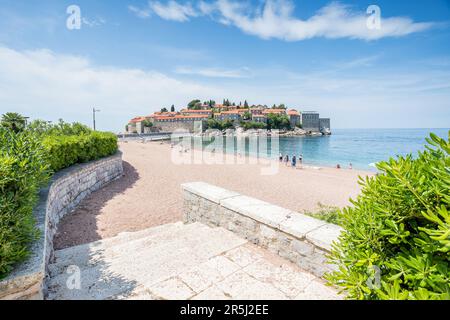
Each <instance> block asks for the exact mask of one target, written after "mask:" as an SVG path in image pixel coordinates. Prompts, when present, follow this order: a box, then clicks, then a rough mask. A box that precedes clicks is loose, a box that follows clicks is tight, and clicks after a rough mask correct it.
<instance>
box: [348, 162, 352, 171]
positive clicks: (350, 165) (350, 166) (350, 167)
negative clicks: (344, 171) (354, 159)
mask: <svg viewBox="0 0 450 320" xmlns="http://www.w3.org/2000/svg"><path fill="white" fill-rule="evenodd" d="M348 168H349V169H350V170H352V169H353V165H352V163H351V162H350V164H349V165H348Z"/></svg>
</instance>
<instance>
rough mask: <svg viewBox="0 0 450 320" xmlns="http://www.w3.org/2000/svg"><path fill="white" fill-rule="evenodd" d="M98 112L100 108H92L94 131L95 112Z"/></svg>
mask: <svg viewBox="0 0 450 320" xmlns="http://www.w3.org/2000/svg"><path fill="white" fill-rule="evenodd" d="M96 112H100V110H98V109H95V108H92V120H93V122H94V131H95V113H96Z"/></svg>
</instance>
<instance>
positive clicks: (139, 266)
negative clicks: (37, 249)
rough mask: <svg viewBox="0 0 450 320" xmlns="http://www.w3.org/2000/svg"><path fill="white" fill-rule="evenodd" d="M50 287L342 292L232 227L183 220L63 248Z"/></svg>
mask: <svg viewBox="0 0 450 320" xmlns="http://www.w3.org/2000/svg"><path fill="white" fill-rule="evenodd" d="M78 280H79V281H78ZM78 284H79V285H78ZM47 286H48V293H47V297H46V298H47V299H56V300H61V299H64V300H66V299H69V300H70V299H81V300H89V299H96V300H97V299H310V298H312V299H336V298H337V294H336V292H335V291H334V290H333V289H330V288H328V287H325V285H324V284H323V283H322V281H321V280H320V279H317V278H316V277H315V276H313V275H311V274H309V273H306V272H303V271H302V270H300V269H298V268H297V267H296V266H294V265H292V264H290V263H289V262H287V261H284V260H282V259H280V258H279V257H277V256H274V255H271V254H269V253H268V252H266V251H265V250H262V249H260V248H257V247H255V246H253V245H251V244H249V243H247V241H246V240H244V239H241V238H239V237H238V236H236V235H235V234H233V233H232V232H230V231H227V230H225V229H222V228H210V227H208V226H206V225H204V224H201V223H192V224H183V223H181V222H178V223H172V224H167V225H163V226H158V227H155V228H150V229H146V230H142V231H138V232H133V233H122V234H120V235H118V236H116V237H114V238H109V239H104V240H101V241H97V242H93V243H89V244H85V245H80V246H75V247H71V248H67V249H63V250H58V251H56V252H55V261H54V263H53V264H51V265H49V277H48V279H47Z"/></svg>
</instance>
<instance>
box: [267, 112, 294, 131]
mask: <svg viewBox="0 0 450 320" xmlns="http://www.w3.org/2000/svg"><path fill="white" fill-rule="evenodd" d="M267 128H268V129H270V130H272V129H290V128H291V122H290V121H289V118H288V116H286V115H284V114H269V115H268V116H267Z"/></svg>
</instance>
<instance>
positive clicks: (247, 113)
mask: <svg viewBox="0 0 450 320" xmlns="http://www.w3.org/2000/svg"><path fill="white" fill-rule="evenodd" d="M242 118H243V119H244V120H250V119H251V118H252V114H251V113H250V112H248V111H245V112H244V115H243V117H242Z"/></svg>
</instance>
